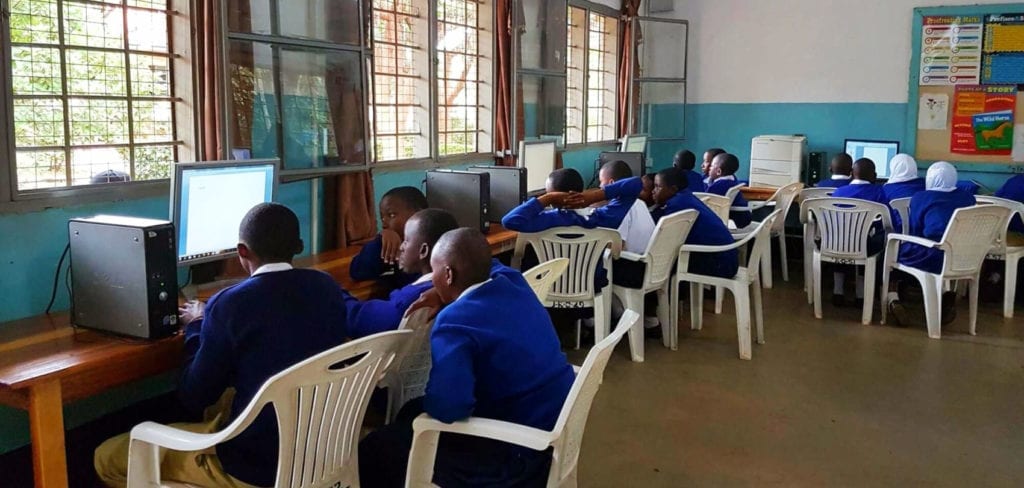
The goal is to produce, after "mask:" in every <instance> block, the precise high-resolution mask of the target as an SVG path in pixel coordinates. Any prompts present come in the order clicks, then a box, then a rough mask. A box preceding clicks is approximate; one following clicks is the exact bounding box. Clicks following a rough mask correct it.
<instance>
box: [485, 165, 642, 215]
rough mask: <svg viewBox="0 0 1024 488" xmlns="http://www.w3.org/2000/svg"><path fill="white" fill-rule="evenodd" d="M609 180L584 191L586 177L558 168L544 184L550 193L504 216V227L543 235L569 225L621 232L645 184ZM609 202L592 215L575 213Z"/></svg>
mask: <svg viewBox="0 0 1024 488" xmlns="http://www.w3.org/2000/svg"><path fill="white" fill-rule="evenodd" d="M608 164H614V163H608ZM608 164H606V165H605V166H608ZM623 164H625V163H623ZM604 168H605V167H602V170H604ZM610 181H612V183H611V184H608V185H606V186H604V187H602V188H595V189H590V190H586V191H584V190H583V177H582V176H580V173H579V172H578V171H576V170H574V169H571V168H562V169H556V170H555V171H552V172H551V174H550V175H549V176H548V179H547V181H546V182H545V184H544V186H545V188H546V190H547V193H545V194H543V195H541V196H539V197H534V198H531V199H529V200H527V201H526V202H524V203H523V204H521V205H519V206H518V207H516V208H514V209H512V210H511V211H509V213H508V214H506V215H505V216H504V217H502V219H501V225H502V226H504V227H505V228H506V229H510V230H514V231H517V232H540V231H543V230H547V229H550V228H553V227H565V226H570V225H577V226H580V227H586V228H588V229H593V228H595V227H604V228H608V229H618V228H619V226H621V225H622V221H623V220H624V219H625V218H626V216H627V215H629V213H630V211H631V209H632V208H633V202H635V201H636V199H637V197H638V196H639V195H640V190H641V189H643V183H642V182H641V181H640V178H636V177H631V178H626V179H623V180H614V179H613V180H610ZM606 200H607V202H608V203H606V204H605V205H603V206H601V207H598V208H595V209H594V210H593V211H590V212H577V211H576V210H574V209H580V208H585V207H587V206H589V205H591V204H594V203H598V202H602V201H606ZM548 207H553V208H550V209H549V208H548Z"/></svg>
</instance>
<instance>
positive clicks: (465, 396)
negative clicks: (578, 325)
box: [424, 275, 576, 430]
mask: <svg viewBox="0 0 1024 488" xmlns="http://www.w3.org/2000/svg"><path fill="white" fill-rule="evenodd" d="M430 348H431V356H432V367H431V370H430V378H429V380H428V381H427V388H426V394H425V396H424V408H425V410H426V412H427V413H429V414H430V415H431V416H433V417H434V418H436V419H438V420H440V421H442V422H448V423H450V422H455V421H457V420H462V419H465V418H467V417H470V416H475V417H486V418H491V419H496V420H503V421H506V422H513V423H516V424H520V425H526V426H529V427H534V428H537V429H543V430H551V429H552V428H553V427H554V426H555V421H556V420H557V419H558V414H559V413H560V412H561V410H562V404H563V403H565V398H566V396H567V395H568V393H569V389H570V388H571V387H572V383H573V381H575V379H576V375H575V373H574V372H573V369H572V366H570V365H569V362H568V361H567V360H566V357H565V354H563V353H562V349H561V344H560V343H559V342H558V336H557V335H556V334H555V329H554V326H553V325H552V323H551V318H550V317H549V316H548V312H547V310H545V309H544V307H543V306H542V305H541V304H540V302H539V301H537V297H536V295H534V293H533V290H531V289H530V287H529V286H527V285H526V283H525V280H524V281H521V282H518V281H513V280H510V279H509V278H508V277H507V276H502V275H498V276H494V277H492V278H491V279H490V280H488V281H486V282H484V283H483V284H481V285H480V286H478V287H476V288H473V289H470V290H468V291H467V292H466V293H463V294H462V296H460V297H459V298H458V300H456V301H455V302H454V303H452V304H450V305H448V306H447V307H446V308H445V309H444V310H442V311H441V313H439V314H438V315H437V319H436V320H435V322H434V329H433V330H432V331H431V333H430Z"/></svg>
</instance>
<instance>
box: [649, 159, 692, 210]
mask: <svg viewBox="0 0 1024 488" xmlns="http://www.w3.org/2000/svg"><path fill="white" fill-rule="evenodd" d="M685 189H686V175H684V174H683V172H682V170H680V169H679V168H665V169H663V170H661V171H658V174H656V175H654V189H653V190H652V191H651V198H652V199H653V200H654V203H656V204H658V205H664V204H665V202H667V201H668V200H669V199H670V198H672V197H674V196H676V193H679V192H680V191H682V190H685Z"/></svg>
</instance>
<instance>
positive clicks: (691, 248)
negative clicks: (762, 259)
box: [679, 232, 757, 253]
mask: <svg viewBox="0 0 1024 488" xmlns="http://www.w3.org/2000/svg"><path fill="white" fill-rule="evenodd" d="M755 236H757V232H751V233H749V234H747V235H745V236H743V238H742V239H739V240H737V241H736V242H734V243H732V244H726V245H724V246H702V245H698V244H684V245H683V247H680V248H679V252H680V253H683V252H700V253H704V252H725V251H731V250H733V249H739V248H740V247H742V246H744V245H745V244H746V243H748V242H750V240H751V239H753V238H754V237H755Z"/></svg>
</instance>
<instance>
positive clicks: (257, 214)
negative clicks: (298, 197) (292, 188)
mask: <svg viewBox="0 0 1024 488" xmlns="http://www.w3.org/2000/svg"><path fill="white" fill-rule="evenodd" d="M300 252H302V238H301V237H299V218H298V217H296V216H295V212H292V211H291V209H289V208H288V207H286V206H284V205H281V204H280V203H261V204H259V205H256V206H255V207H253V208H251V209H250V210H249V212H248V213H246V214H245V217H242V223H241V224H239V226H238V259H239V261H241V262H242V267H243V268H245V270H246V271H248V272H249V274H252V272H253V271H256V269H257V268H259V267H260V266H262V265H264V264H267V263H290V262H291V261H292V258H293V257H295V255H296V254H298V253H300Z"/></svg>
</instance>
